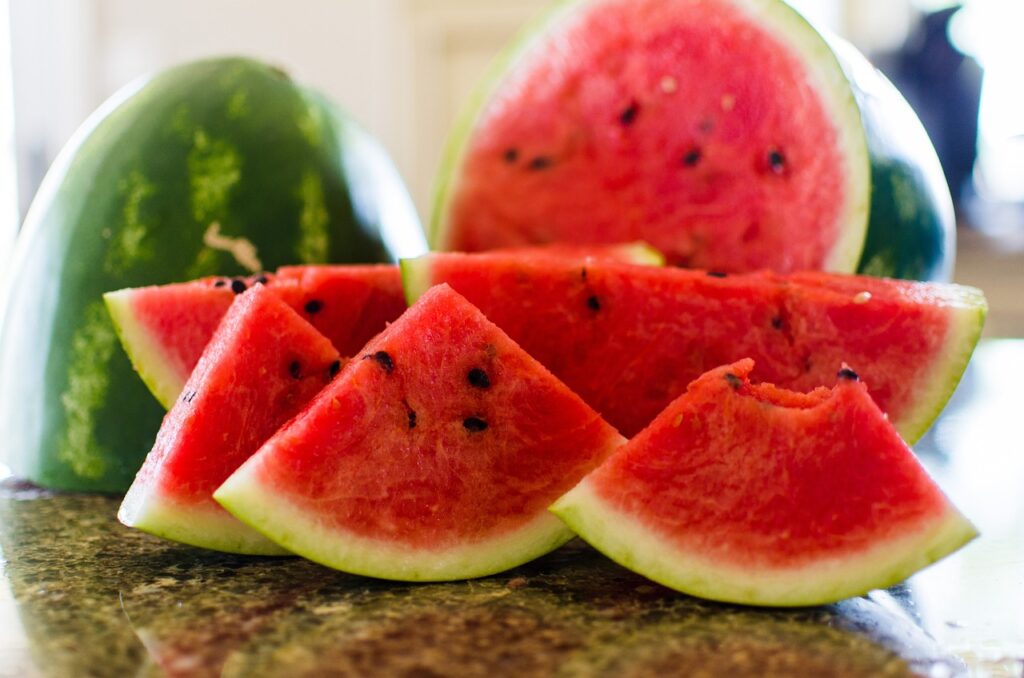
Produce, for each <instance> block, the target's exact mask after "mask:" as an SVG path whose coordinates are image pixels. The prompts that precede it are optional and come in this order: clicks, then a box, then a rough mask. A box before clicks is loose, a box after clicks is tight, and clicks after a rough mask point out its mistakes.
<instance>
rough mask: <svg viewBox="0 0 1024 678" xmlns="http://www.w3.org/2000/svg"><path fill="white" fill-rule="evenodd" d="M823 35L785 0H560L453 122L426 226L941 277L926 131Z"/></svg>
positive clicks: (456, 241) (945, 200)
mask: <svg viewBox="0 0 1024 678" xmlns="http://www.w3.org/2000/svg"><path fill="white" fill-rule="evenodd" d="M830 39H831V38H830ZM835 45H836V46H837V49H836V50H833V49H831V48H830V44H829V42H828V41H827V40H826V38H825V37H823V35H822V34H820V33H819V32H818V31H816V30H815V29H814V28H813V27H812V26H811V25H810V24H809V23H808V22H806V21H805V20H804V19H803V18H802V17H801V16H800V15H799V14H798V13H797V12H796V11H795V10H794V9H792V8H791V7H790V6H789V5H787V4H786V3H785V2H782V1H781V0H702V1H701V2H691V1H688V0H569V1H567V2H561V3H556V4H555V6H554V7H553V8H552V10H550V11H549V12H548V13H547V14H545V15H544V16H542V17H541V18H539V19H538V20H537V22H536V23H534V24H533V25H531V26H530V27H528V28H527V29H526V30H525V31H524V32H523V34H522V35H521V36H520V38H519V39H518V40H517V41H516V42H515V43H514V44H513V45H512V46H511V47H509V48H508V49H507V50H506V52H505V54H504V55H503V56H502V57H501V58H499V60H498V62H497V63H496V64H495V66H494V67H493V69H492V72H491V74H490V76H489V77H488V78H487V79H486V81H485V83H484V84H483V85H482V87H481V88H480V90H479V91H478V92H477V94H476V95H475V97H473V99H472V100H471V102H470V104H469V106H468V108H467V111H466V113H465V114H464V116H463V118H462V119H461V120H460V122H459V124H458V126H457V128H456V131H455V132H454V134H453V135H452V137H451V139H450V141H449V144H448V147H447V150H446V156H445V161H444V164H443V168H442V171H441V174H440V179H439V185H438V189H437V194H436V196H435V200H434V213H433V218H432V225H431V234H430V240H431V244H432V246H433V248H434V249H444V250H459V251H479V250H489V249H495V248H501V247H512V246H521V245H524V244H530V243H548V242H572V243H588V242H591V243H602V242H614V241H621V240H632V239H637V238H639V239H643V240H646V241H648V242H650V243H651V244H652V245H654V246H655V247H657V248H658V249H659V250H661V251H662V252H664V253H665V255H666V257H667V259H668V261H669V263H671V264H676V265H684V266H689V267H695V268H711V269H716V270H724V271H751V270H758V269H761V268H769V269H772V270H777V271H780V272H789V271H795V270H803V269H811V270H827V271H836V272H845V273H850V272H853V271H857V270H860V271H863V272H868V271H870V272H872V274H876V275H891V276H895V277H909V278H922V279H931V278H937V279H948V275H949V273H950V267H951V263H952V253H953V247H954V242H953V238H954V234H953V210H952V202H951V200H950V197H949V191H948V188H946V186H945V182H944V180H943V178H942V173H941V169H940V166H939V162H938V159H937V157H936V154H935V151H934V149H933V148H932V147H931V144H930V143H929V142H928V140H927V136H926V134H924V132H923V128H922V126H921V124H920V122H919V121H918V120H917V119H916V117H915V116H914V114H913V112H912V111H911V109H910V107H909V106H908V105H907V103H906V102H905V101H904V100H903V99H902V97H900V95H899V93H898V92H896V90H895V89H894V88H893V87H892V86H891V85H890V84H889V83H888V82H887V81H886V80H885V79H884V78H883V77H882V76H881V75H880V74H878V73H877V72H876V71H875V70H874V69H873V68H871V67H870V66H869V65H868V64H867V63H866V61H865V60H864V59H863V57H862V56H860V55H859V54H858V53H857V52H856V50H853V49H852V48H850V47H849V46H847V45H840V44H839V41H836V42H835Z"/></svg>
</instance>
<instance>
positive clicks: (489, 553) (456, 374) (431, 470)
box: [214, 285, 624, 581]
mask: <svg viewBox="0 0 1024 678" xmlns="http://www.w3.org/2000/svg"><path fill="white" fill-rule="evenodd" d="M623 442H624V441H623V439H622V437H621V436H620V435H619V434H618V433H617V432H616V431H615V429H613V428H612V427H611V426H609V425H608V424H607V423H605V422H604V421H603V420H602V419H601V418H600V416H598V415H597V413H596V412H594V411H593V410H591V409H590V408H589V407H587V406H586V405H585V404H584V403H583V401H582V400H580V398H579V397H578V396H577V395H575V394H574V393H572V392H571V391H570V390H569V389H568V388H566V387H565V385H564V384H562V383H561V382H559V381H558V380H557V379H555V378H554V377H553V376H552V375H551V374H550V373H549V372H548V371H547V370H546V369H544V368H543V367H542V366H541V365H540V364H539V363H537V362H536V361H535V360H534V359H533V358H531V357H530V356H528V355H527V354H526V353H525V352H524V351H523V350H522V349H520V348H519V347H518V346H516V345H515V343H514V342H512V340H510V339H509V338H508V337H507V336H506V335H505V334H504V333H503V332H502V331H501V330H499V329H498V328H497V327H496V326H494V325H493V324H492V323H491V322H490V321H488V320H487V319H486V318H485V317H484V316H483V314H481V313H480V312H479V311H478V310H477V309H475V308H473V306H472V305H470V304H469V303H468V302H467V301H466V300H465V299H463V298H462V297H460V296H459V295H458V294H456V293H455V292H453V291H452V290H451V289H450V288H448V287H447V286H443V285H442V286H439V287H436V288H435V289H433V290H431V291H430V292H429V293H427V294H426V295H424V297H423V298H422V299H421V300H420V301H419V303H417V304H416V306H414V307H413V308H411V309H409V310H408V311H407V312H406V313H405V314H404V315H403V316H402V317H401V318H400V319H399V320H397V321H396V322H395V323H393V324H392V325H391V326H390V327H388V329H387V330H385V331H384V332H383V333H382V334H380V335H379V336H378V337H376V338H375V339H373V340H372V341H371V342H370V343H369V344H368V345H367V346H366V348H365V349H364V350H363V351H361V353H360V356H359V358H358V359H354V360H353V361H352V362H350V363H349V365H348V366H347V367H346V368H345V370H344V371H343V372H342V373H341V376H339V377H338V379H336V380H335V381H334V383H332V384H331V386H330V387H329V388H327V389H325V390H324V392H323V393H321V395H320V396H319V397H318V398H317V399H316V400H315V401H314V402H313V403H312V404H311V405H310V406H309V409H307V410H306V411H305V412H304V413H303V414H302V415H301V416H300V417H298V418H297V419H295V420H294V421H292V422H291V423H290V424H288V426H286V427H285V428H283V429H282V430H281V431H279V432H278V433H277V434H276V435H275V436H274V437H273V438H271V439H270V440H269V441H268V442H267V443H266V445H264V446H263V448H262V449H261V450H260V451H259V452H258V453H257V454H256V455H255V456H253V457H252V458H251V459H250V460H249V461H248V462H246V463H245V464H244V465H242V467H241V468H240V469H239V470H238V471H236V472H235V473H234V475H232V476H231V477H230V478H229V479H228V480H227V482H225V483H224V485H222V486H221V487H220V489H218V490H217V491H216V493H215V494H214V498H215V499H216V500H217V501H219V502H220V503H221V504H222V505H224V506H225V507H226V508H227V509H228V510H229V511H231V512H232V513H233V514H234V515H235V516H237V517H238V518H240V519H241V520H243V521H244V522H246V523H248V524H250V525H252V526H253V527H255V528H256V529H258V530H259V531H260V532H262V533H264V534H265V535H267V536H268V537H270V538H271V539H273V540H274V541H275V542H277V543H278V544H280V545H281V546H282V547H284V548H286V549H288V550H290V551H293V552H295V553H297V554H299V555H302V556H305V557H306V558H309V559H310V560H314V561H316V562H319V563H323V564H324V565H327V566H329V567H333V568H337V569H339V570H344V571H346V572H352V573H356V574H363V575H369V576H373V577H380V578H384V579H399V580H409V581H437V580H450V579H463V578H468V577H479V576H483V575H487V574H491V573H494V572H500V571H502V570H505V569H508V568H510V567H514V566H516V565H519V564H521V563H524V562H526V561H528V560H531V559H533V558H536V557H537V556H540V555H542V554H544V553H547V552H548V551H551V550H553V549H554V548H556V547H558V546H559V545H561V544H562V543H564V542H566V541H567V540H568V539H570V538H571V536H572V533H571V532H570V531H569V530H568V529H567V528H566V527H565V526H564V525H563V524H561V522H560V521H559V520H557V519H556V518H555V517H554V516H552V515H551V514H550V513H548V512H547V507H548V506H550V505H551V503H552V502H553V501H554V500H555V499H557V498H558V497H559V496H561V495H562V494H564V493H565V492H566V491H568V490H569V489H570V488H572V486H573V485H575V484H576V483H577V482H579V480H580V479H581V478H582V477H583V476H584V475H585V474H586V473H588V472H589V471H591V470H593V469H594V468H595V467H596V466H597V465H598V464H600V463H601V461H603V460H604V459H605V458H606V457H607V456H608V455H609V454H610V453H611V452H612V451H613V450H614V449H615V448H616V447H618V446H619V445H621V444H622V443H623Z"/></svg>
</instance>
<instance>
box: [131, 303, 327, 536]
mask: <svg viewBox="0 0 1024 678" xmlns="http://www.w3.org/2000/svg"><path fill="white" fill-rule="evenodd" d="M340 369H341V361H340V356H339V355H338V352H337V351H336V350H335V349H334V347H333V346H331V343H330V342H329V341H328V340H327V339H326V338H325V337H324V336H323V335H321V334H320V333H319V332H317V331H316V330H315V329H314V328H313V327H312V326H311V325H310V324H309V323H307V322H306V321H305V320H303V319H302V318H301V317H300V316H299V315H298V314H297V313H296V312H295V311H293V310H292V309H291V308H289V307H288V306H287V305H286V304H285V303H284V302H283V301H281V299H280V298H279V297H278V296H277V295H276V294H274V293H273V292H272V291H270V290H268V289H266V288H265V287H263V286H262V285H256V286H255V287H253V288H252V289H251V290H250V291H248V292H245V293H244V294H242V295H241V296H239V297H238V298H237V299H236V300H235V301H234V303H233V304H232V305H231V307H230V309H228V313H227V315H226V316H225V317H224V320H223V322H222V323H221V325H220V326H219V328H218V329H217V331H216V333H215V334H214V336H213V339H212V341H211V342H210V343H209V345H208V346H207V347H206V350H205V351H204V352H203V354H202V357H201V358H200V360H199V364H198V365H197V366H196V368H195V370H194V371H193V372H192V376H191V377H189V380H188V382H187V383H186V384H185V389H184V391H183V393H182V395H181V397H179V398H178V400H177V402H175V404H174V406H173V407H172V408H171V411H170V412H169V413H168V414H167V416H166V417H165V418H164V422H163V425H162V426H161V427H160V432H159V433H158V434H157V438H156V444H155V445H154V446H153V450H152V451H151V452H150V453H149V456H147V457H146V461H145V463H144V464H143V466H142V469H141V470H140V471H139V473H138V475H137V476H136V478H135V482H133V483H132V486H131V488H130V489H129V490H128V494H127V496H125V498H124V502H123V503H122V504H121V510H120V511H119V512H118V518H119V519H120V520H121V522H122V523H124V524H125V525H128V526H130V527H136V528H138V529H140V530H144V531H146V532H150V533H152V534H155V535H158V536H161V537H165V538H167V539H172V540H174V541H180V542H183V543H186V544H192V545H193V546H201V547H204V548H210V549H216V550H219V551H229V552H234V553H254V554H271V555H272V554H279V553H284V551H283V549H281V548H280V547H279V546H277V545H275V544H273V543H272V542H270V541H268V540H267V539H265V538H264V537H262V536H261V535H260V534H258V533H257V532H255V531H254V530H251V529H249V528H248V527H246V526H245V525H243V524H242V523H240V522H238V521H237V520H235V519H234V518H232V517H231V516H230V515H229V514H228V513H227V511H225V510H224V509H223V508H221V507H220V506H219V505H218V504H217V503H216V502H214V501H213V498H212V495H213V491H214V490H215V489H217V487H218V486H220V484H221V483H222V482H223V481H224V479H225V478H227V477H228V476H229V475H230V474H231V473H232V472H233V471H234V470H235V469H236V468H237V467H238V465H239V464H241V463H242V462H243V461H245V460H246V459H247V458H248V457H249V456H250V455H251V454H252V453H253V452H255V451H256V450H257V449H258V448H259V447H260V445H261V444H262V443H263V442H264V441H266V440H267V438H269V437H270V436H271V434H273V433H274V431H276V430H277V429H278V428H279V427H280V426H281V425H282V424H284V423H285V422H286V421H288V419H290V418H292V417H293V416H294V415H295V414H297V413H298V412H299V411H300V410H301V409H302V408H303V407H304V406H305V405H306V404H307V403H308V402H309V400H310V399H311V398H312V397H313V396H314V395H316V393H318V392H319V391H320V390H321V389H322V388H323V387H324V385H325V384H327V383H328V382H329V381H330V380H331V379H332V378H333V377H334V376H335V375H336V374H337V373H338V372H339V370H340Z"/></svg>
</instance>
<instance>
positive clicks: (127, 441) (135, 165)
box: [0, 58, 425, 492]
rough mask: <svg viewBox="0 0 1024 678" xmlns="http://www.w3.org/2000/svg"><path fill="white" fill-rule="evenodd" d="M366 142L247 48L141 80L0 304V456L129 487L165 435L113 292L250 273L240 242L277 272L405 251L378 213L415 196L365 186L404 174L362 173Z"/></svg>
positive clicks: (97, 485) (89, 151)
mask: <svg viewBox="0 0 1024 678" xmlns="http://www.w3.org/2000/svg"><path fill="white" fill-rule="evenodd" d="M353 135H355V136H357V137H359V136H360V135H365V133H364V132H362V131H361V130H359V129H358V128H357V127H355V126H354V125H352V123H351V121H349V120H347V119H339V118H338V117H337V115H336V111H334V110H333V109H329V108H327V107H325V106H324V105H322V100H321V99H320V98H319V97H317V96H315V95H313V94H311V93H310V92H309V91H308V90H305V89H304V88H302V87H300V86H298V85H296V84H295V83H294V82H292V81H291V80H289V79H288V78H287V76H285V75H284V74H283V73H282V72H280V71H279V70H277V69H274V68H270V67H268V66H265V65H263V64H260V63H257V62H254V61H251V60H248V59H242V58H222V59H210V60H205V61H199V62H195V63H191V64H187V65H184V66H180V67H177V68H173V69H170V70H168V71H166V72H164V73H161V74H159V75H157V76H155V77H152V78H149V79H146V80H143V81H140V82H138V83H135V84H133V85H131V86H130V87H129V88H127V89H126V90H124V91H122V92H121V93H119V94H118V95H116V96H115V97H114V98H112V99H111V100H110V101H109V102H108V103H106V104H104V106H103V107H102V108H101V109H100V110H98V111H97V112H96V113H95V114H94V115H93V116H92V117H91V118H90V119H89V120H88V121H87V122H86V123H85V124H84V125H83V127H82V128H81V129H80V130H79V131H78V132H77V133H76V134H75V136H74V138H73V139H72V141H71V142H70V143H69V144H68V146H67V147H66V148H65V150H64V151H63V152H62V153H61V155H60V157H59V158H58V160H57V161H56V162H55V163H54V166H53V167H52V168H51V170H50V172H49V173H48V174H47V177H46V179H45V181H44V182H43V184H42V186H41V188H40V190H39V192H38V194H37V196H36V198H35V200H34V201H33V204H32V207H31V209H30V210H29V214H28V216H27V218H26V221H25V226H24V228H23V229H22V231H21V233H20V235H19V240H18V244H17V246H16V251H15V254H14V257H13V259H12V269H11V273H10V276H9V278H8V281H9V285H8V289H7V296H6V300H5V301H6V303H5V304H3V306H4V312H5V317H4V319H3V322H2V326H0V431H3V432H4V436H5V447H4V449H2V450H0V455H2V456H3V457H4V461H5V462H7V463H9V464H10V465H11V466H12V467H13V469H14V471H15V473H16V474H18V475H20V476H23V477H25V478H27V479H29V480H32V481H33V482H36V483H38V484H40V485H44V486H47V487H54V488H60V489H68V490H89V491H107V492H123V491H124V490H126V489H127V488H128V486H129V484H130V483H131V480H132V478H133V477H134V475H135V472H136V471H137V470H138V468H139V466H140V465H141V463H142V459H143V457H144V456H145V453H146V451H147V450H148V449H149V448H150V447H151V445H152V441H153V437H154V435H155V434H156V431H157V429H158V428H159V426H160V421H161V419H162V417H163V414H164V409H163V408H162V407H160V405H159V404H158V403H157V402H155V401H153V399H152V398H151V397H150V396H149V395H148V393H147V389H146V387H145V385H144V384H143V383H142V382H141V381H140V380H139V378H138V376H137V375H136V373H135V371H134V370H133V369H132V365H131V363H130V361H129V360H128V359H127V357H126V356H125V354H124V353H123V352H122V351H121V350H120V349H119V348H118V346H117V335H116V332H115V328H114V325H113V323H112V322H111V319H110V317H109V315H108V314H107V312H106V310H105V308H104V303H103V301H102V295H103V294H104V293H106V292H108V291H110V290H117V289H122V288H129V287H142V286H145V285H153V284H164V283H170V282H177V281H181V280H188V279H193V278H198V277H202V276H204V275H211V274H221V275H229V276H231V275H247V274H250V273H252V272H253V271H252V270H251V269H252V268H253V264H254V261H253V260H252V258H250V257H238V256H236V255H237V252H238V250H237V249H235V250H232V248H230V247H225V246H224V245H223V243H226V242H232V243H243V244H245V245H247V246H251V247H252V248H253V249H254V254H255V257H256V259H257V261H258V267H259V268H263V269H270V270H272V269H274V268H277V267H278V266H280V265H284V264H294V263H297V262H306V263H312V262H327V261H332V262H357V261H365V262H371V261H385V260H389V259H394V258H395V257H394V255H393V253H392V252H390V251H389V249H388V247H387V243H388V242H391V238H390V236H389V237H385V236H383V235H382V232H383V231H387V230H388V229H389V228H392V227H393V225H392V224H390V223H388V222H387V221H386V219H387V218H388V215H389V214H392V213H393V212H394V211H393V210H392V211H391V212H389V211H388V210H386V209H380V210H377V211H376V212H374V211H373V210H369V209H367V208H366V206H367V204H368V203H372V201H373V200H375V199H381V196H383V195H392V196H393V195H395V194H404V192H405V188H404V187H403V186H401V185H400V184H398V185H392V186H391V187H390V189H389V190H387V191H385V190H384V189H383V188H381V187H376V188H375V189H374V190H372V191H367V190H361V189H360V188H359V187H358V186H357V184H359V183H360V182H363V181H372V182H380V181H389V180H390V181H397V179H396V175H395V174H394V173H391V174H387V173H383V174H382V173H376V174H373V175H372V176H364V175H362V174H359V173H356V174H351V173H350V170H351V169H352V168H353V167H359V166H360V165H359V163H358V162H356V160H357V158H353V157H352V156H353V155H359V154H360V153H366V152H368V151H367V150H366V146H365V145H360V144H355V143H354V142H353V141H352V138H353ZM371 164H372V165H373V166H375V167H379V165H380V157H379V154H378V155H377V156H375V159H374V161H373V162H372V163H371ZM389 177H390V179H389ZM357 194H358V196H360V197H359V198H358V204H356V203H357V198H356V197H355V196H356V195H357ZM399 213H400V214H401V213H403V212H401V211H399ZM407 226H408V224H406V223H405V222H404V221H403V223H402V224H400V225H399V226H398V227H399V228H400V230H401V232H402V233H405V234H406V235H407V236H408V237H414V238H415V237H417V236H416V233H413V234H412V236H409V235H408V234H409V232H410V231H409V229H408V227H407ZM213 227H216V229H215V230H211V229H213ZM211 233H216V234H217V235H218V237H217V238H211V237H210V234H211ZM418 237H419V239H420V247H419V248H418V251H423V250H425V243H424V242H423V241H422V234H421V233H420V234H419V236H418ZM243 239H244V240H243ZM211 243H212V244H211ZM412 251H413V252H415V251H417V250H416V249H413V250H412ZM405 253H406V254H408V253H410V250H405ZM147 360H148V358H147ZM144 371H145V372H147V373H148V375H146V376H147V378H148V379H150V380H154V379H158V378H160V377H159V375H158V374H157V372H158V368H152V367H148V366H147V368H146V369H145V370H144ZM161 388H163V386H162V387H161ZM166 397H167V396H166V393H164V394H163V395H162V396H161V399H165V398H166Z"/></svg>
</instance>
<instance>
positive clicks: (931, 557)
mask: <svg viewBox="0 0 1024 678" xmlns="http://www.w3.org/2000/svg"><path fill="white" fill-rule="evenodd" d="M753 368H754V364H753V362H752V361H750V360H744V361H740V362H738V363H735V364H733V365H729V366H725V367H721V368H718V369H715V370H712V371H710V372H708V373H707V374H705V375H703V376H701V377H700V378H699V379H698V380H696V381H695V382H693V383H692V384H691V385H690V386H689V388H688V389H687V391H686V393H685V394H684V395H682V396H680V397H679V398H678V399H676V400H675V401H674V402H672V403H671V404H670V405H669V406H668V408H666V409H665V410H664V411H663V412H662V413H660V414H659V415H658V417H657V418H656V419H655V420H654V421H653V422H652V423H651V425H650V426H648V427H647V428H646V429H644V430H643V431H642V432H640V433H639V434H637V435H636V436H635V437H634V438H633V439H632V440H631V441H630V442H629V443H628V444H627V445H626V446H625V447H623V448H621V449H620V450H619V451H618V452H616V453H615V454H614V455H613V456H612V457H611V458H610V459H609V460H608V461H607V462H605V463H604V464H602V465H601V467H599V468H598V469H597V470H596V471H594V472H593V473H592V474H590V475H589V476H587V478H586V479H585V480H584V481H583V482H582V483H580V485H578V486H577V487H576V488H574V489H573V490H572V491H571V492H569V493H568V494H567V495H566V496H565V497H563V498H562V499H560V500H559V501H558V502H557V503H556V504H555V505H554V507H552V510H553V511H554V512H555V513H556V514H557V515H559V516H560V517H562V518H563V519H564V520H565V521H566V522H567V523H568V524H569V525H570V526H571V527H572V528H573V529H574V530H575V531H576V532H577V533H578V534H579V535H580V536H582V537H583V538H584V539H586V540H587V541H589V542H590V543H591V544H593V545H594V546H595V547H597V548H598V549H599V550H601V551H603V552H605V553H606V554H608V555H609V556H610V557H611V558H612V559H614V560H616V561H618V562H620V563H622V564H624V565H625V566H626V567H629V568H630V569H633V570H634V571H636V572H639V573H641V574H644V575H645V576H647V577H650V578H651V579H654V580H655V581H659V582H661V583H663V584H665V585H667V586H670V587H672V588H675V589H677V590H680V591H684V592H687V593H691V594H694V595H699V596H702V597H707V598H713V599H717V600H724V601H731V602H739V603H748V604H758V605H814V604H821V603H830V602H834V601H837V600H840V599H842V598H846V597H849V596H854V595H860V594H863V593H866V592H867V591H868V590H870V589H873V588H881V587H885V586H890V585H892V584H894V583H896V582H899V581H902V580H903V579H905V578H906V577H908V576H909V575H910V574H912V573H913V572H915V571H917V570H919V569H921V568H922V567H925V566H926V565H928V564H929V563H931V562H934V561H935V560H938V559H939V558H942V557H944V556H945V555H947V554H949V553H951V552H952V551H954V550H956V549H957V548H959V547H960V546H962V545H963V544H964V543H966V542H967V541H969V540H970V539H972V538H973V537H974V536H976V532H975V530H974V528H973V527H972V526H971V524H970V523H969V522H968V521H967V520H966V519H964V517H963V516H962V515H961V514H960V513H959V512H958V511H957V510H956V508H955V507H954V506H953V505H952V504H951V503H950V501H949V500H948V499H947V498H946V497H945V496H944V495H943V493H942V491H941V490H940V489H939V487H938V486H937V485H936V484H935V483H934V482H933V481H932V480H931V478H929V477H928V474H927V473H926V471H925V470H924V468H923V467H922V466H921V465H920V463H919V462H918V461H917V459H916V458H915V457H914V455H913V453H912V452H911V450H910V448H908V447H907V445H906V443H905V442H903V440H902V439H901V438H900V436H899V434H898V433H897V432H896V430H895V428H893V426H892V424H891V422H890V421H889V420H888V419H887V418H886V417H885V415H884V414H883V413H882V412H881V410H879V409H878V406H877V405H876V404H875V403H874V401H873V400H872V399H871V396H870V395H869V394H868V390H867V389H866V388H865V386H864V384H863V383H860V382H858V381H857V375H856V373H855V372H854V371H853V370H850V369H849V368H844V369H843V370H841V371H840V372H839V382H838V384H837V385H836V386H835V387H833V388H832V389H831V391H830V390H829V389H826V388H823V387H822V388H818V389H816V390H815V391H813V392H811V393H808V394H802V393H794V392H791V391H786V390H783V389H779V388H777V387H776V386H773V385H771V384H757V385H754V384H751V383H750V381H749V376H750V373H751V371H752V370H753Z"/></svg>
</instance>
